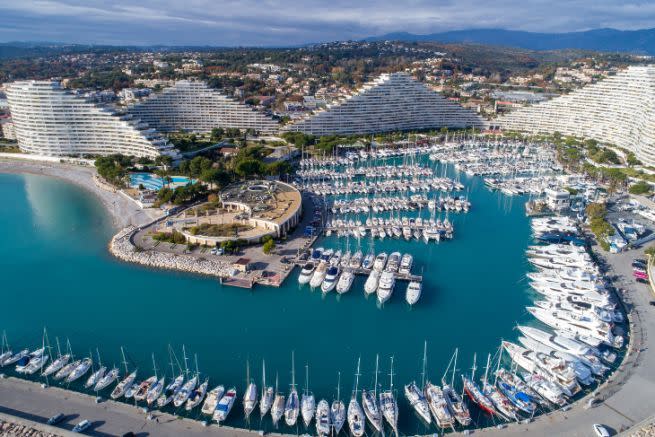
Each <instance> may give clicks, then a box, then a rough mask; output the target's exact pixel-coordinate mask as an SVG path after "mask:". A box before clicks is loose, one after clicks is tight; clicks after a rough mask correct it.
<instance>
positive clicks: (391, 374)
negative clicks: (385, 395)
mask: <svg viewBox="0 0 655 437" xmlns="http://www.w3.org/2000/svg"><path fill="white" fill-rule="evenodd" d="M389 391H390V392H393V355H391V372H389Z"/></svg>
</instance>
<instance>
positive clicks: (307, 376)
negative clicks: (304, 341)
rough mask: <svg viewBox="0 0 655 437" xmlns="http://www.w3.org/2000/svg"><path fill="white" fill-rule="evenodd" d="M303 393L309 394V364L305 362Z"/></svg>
mask: <svg viewBox="0 0 655 437" xmlns="http://www.w3.org/2000/svg"><path fill="white" fill-rule="evenodd" d="M305 395H306V396H308V395H309V364H305Z"/></svg>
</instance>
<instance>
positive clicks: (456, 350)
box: [450, 348, 459, 388]
mask: <svg viewBox="0 0 655 437" xmlns="http://www.w3.org/2000/svg"><path fill="white" fill-rule="evenodd" d="M458 353H459V348H455V363H454V364H453V375H452V377H451V378H450V387H451V388H452V387H454V386H455V372H456V371H457V355H458Z"/></svg>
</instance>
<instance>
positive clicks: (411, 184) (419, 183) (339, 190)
mask: <svg viewBox="0 0 655 437" xmlns="http://www.w3.org/2000/svg"><path fill="white" fill-rule="evenodd" d="M301 188H302V189H303V190H304V191H307V192H311V193H314V194H317V195H319V196H336V195H346V194H374V193H393V192H411V193H420V192H429V191H434V190H440V191H461V190H463V189H464V185H463V184H462V183H461V182H457V181H455V180H453V179H450V178H446V177H428V178H415V179H414V180H398V179H389V180H381V181H366V180H364V181H347V182H341V181H334V182H331V183H327V182H313V183H306V184H303V185H301Z"/></svg>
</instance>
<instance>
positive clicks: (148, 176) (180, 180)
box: [130, 173, 194, 190]
mask: <svg viewBox="0 0 655 437" xmlns="http://www.w3.org/2000/svg"><path fill="white" fill-rule="evenodd" d="M188 183H194V181H193V179H191V178H188V177H186V176H171V184H170V186H171V188H175V187H179V186H183V185H186V184H188ZM140 185H143V186H144V187H145V188H146V189H148V190H159V189H160V188H162V187H163V186H164V185H165V182H164V180H163V179H162V178H161V177H160V176H157V175H156V174H154V173H130V187H132V188H139V186H140Z"/></svg>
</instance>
